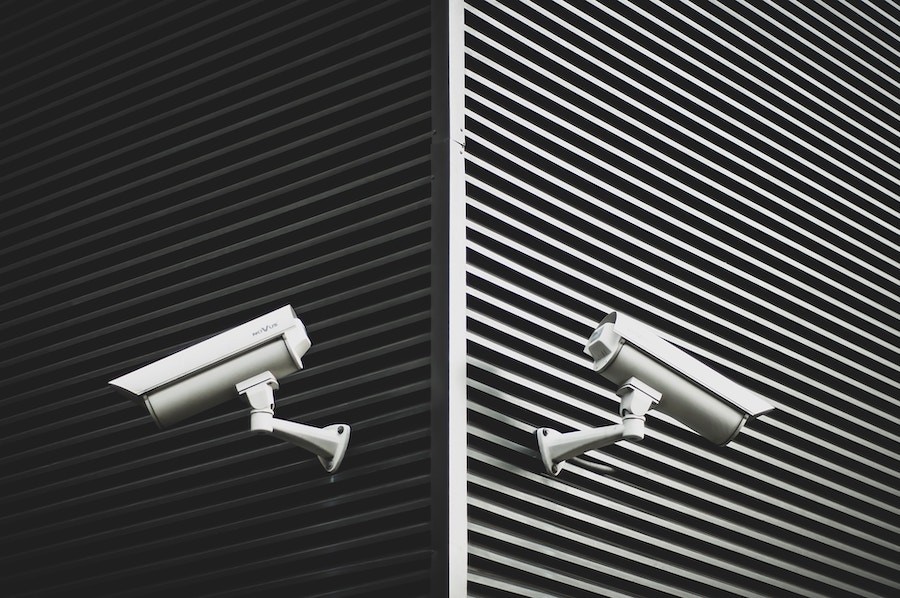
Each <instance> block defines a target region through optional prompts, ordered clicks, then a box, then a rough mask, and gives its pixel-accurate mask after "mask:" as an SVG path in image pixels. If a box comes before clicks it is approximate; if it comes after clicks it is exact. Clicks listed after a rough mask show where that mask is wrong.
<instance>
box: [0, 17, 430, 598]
mask: <svg viewBox="0 0 900 598" xmlns="http://www.w3.org/2000/svg"><path fill="white" fill-rule="evenodd" d="M5 6H6V9H7V10H6V11H5V12H4V14H3V17H2V21H3V30H2V33H3V35H4V37H5V39H4V44H5V45H4V61H3V66H2V72H0V77H2V85H0V88H2V93H3V100H2V105H0V115H2V116H0V118H2V120H0V130H2V133H0V136H2V140H0V146H2V148H3V150H2V152H3V153H2V156H0V161H2V171H0V179H2V181H0V185H2V198H0V211H2V216H0V218H2V222H3V226H2V230H0V239H2V241H0V243H2V245H0V256H2V257H0V276H2V281H3V282H2V287H0V330H2V335H0V347H2V348H0V354H2V357H0V359H2V368H3V370H2V382H0V386H2V389H0V397H2V399H0V400H2V405H3V416H4V417H3V418H2V424H0V425H2V431H0V444H2V454H0V463H2V465H0V467H2V481H0V484H2V487H3V493H2V497H0V504H2V507H0V508H2V515H0V529H2V532H0V538H2V540H0V542H2V544H3V549H2V558H0V570H2V574H0V577H2V586H3V594H4V595H119V594H123V595H142V594H144V595H160V594H163V593H174V594H176V595H191V596H201V595H213V594H214V595H231V594H233V595H260V594H263V593H265V594H266V595H281V594H291V595H298V594H302V595H304V596H316V595H321V594H326V593H328V595H337V594H335V593H340V595H350V594H353V595H362V594H376V593H379V592H383V593H384V594H382V595H395V596H415V595H426V594H427V593H428V588H429V583H430V581H429V567H430V566H431V551H432V546H431V539H430V538H431V532H430V526H431V523H430V522H431V516H430V512H429V509H430V499H429V493H430V491H431V490H430V473H429V472H430V459H431V451H430V442H429V426H430V405H429V401H430V398H429V397H430V394H429V376H430V369H429V338H430V336H429V335H430V327H431V322H430V313H429V309H430V296H429V294H430V291H429V285H430V271H431V257H430V253H431V252H430V226H431V224H430V217H431V216H430V215H431V207H430V201H431V200H430V195H431V181H430V151H431V150H430V144H431V139H430V131H431V128H432V125H431V114H430V90H431V81H430V60H431V39H430V30H429V28H430V14H429V12H430V11H429V10H428V7H427V5H426V6H425V7H421V6H416V7H412V8H411V7H410V6H409V5H408V4H407V3H404V2H397V1H382V2H375V3H373V2H335V3H324V2H258V1H256V2H242V3H238V4H235V3H226V2H208V1H207V2H197V3H189V4H184V3H176V2H155V3H150V4H146V3H141V2H121V3H118V4H112V3H105V2H91V1H89V2H80V3H72V4H71V5H68V4H67V5H65V6H61V7H53V8H54V10H55V12H53V11H50V10H49V8H48V6H47V4H46V3H43V4H33V3H30V2H22V3H18V4H17V5H16V4H15V3H7V4H6V5H5ZM56 9H58V10H56ZM286 303H291V304H292V305H293V306H294V307H295V309H296V310H297V312H298V314H299V315H300V317H301V318H302V319H303V320H304V322H305V323H306V324H307V327H308V330H309V334H310V337H311V339H312V340H313V343H314V344H313V348H312V349H311V350H310V352H309V353H308V355H307V357H306V358H305V360H304V361H305V365H306V369H305V370H304V371H303V372H302V373H300V374H299V375H296V376H293V377H291V378H289V379H287V380H283V381H282V384H281V390H280V391H279V393H278V399H277V402H278V404H277V412H278V415H279V416H280V417H283V418H287V419H293V420H297V421H303V422H309V423H313V424H317V425H322V424H327V423H331V422H335V421H346V422H350V423H352V425H353V439H352V443H351V448H350V451H349V453H348V455H347V457H346V459H345V461H344V464H343V466H342V467H341V469H340V471H339V472H338V473H337V474H336V475H334V476H332V477H329V476H327V475H325V474H324V472H323V471H322V470H321V467H320V466H319V465H318V464H317V462H316V461H315V459H314V458H313V457H312V456H311V455H310V454H309V453H306V452H304V451H302V450H300V449H297V448H296V447H291V446H288V445H286V444H283V443H281V442H278V441H276V440H274V439H267V438H260V437H250V436H248V435H247V433H246V428H247V414H246V409H245V408H244V407H242V406H241V404H240V403H239V402H238V401H237V400H235V401H234V402H233V403H229V404H227V405H223V406H222V408H221V409H219V410H217V411H215V412H207V413H205V414H203V416H201V417H198V418H195V419H193V420H191V421H189V422H187V423H185V424H184V425H180V426H177V427H175V428H173V429H171V430H166V431H157V430H156V428H155V426H154V425H153V423H152V422H151V420H150V417H149V416H148V415H147V414H146V412H145V411H144V410H143V409H141V408H139V407H137V406H135V405H133V404H130V403H128V402H127V401H123V400H122V399H121V398H120V397H118V396H117V395H115V394H114V393H113V392H112V391H111V389H110V388H109V387H108V386H107V381H108V380H110V379H111V378H113V377H115V376H116V375H118V374H121V373H124V372H126V371H129V370H131V369H134V368H136V367H139V366H141V365H143V364H145V363H148V362H149V361H152V360H154V359H157V358H160V357H162V356H164V355H166V354H168V353H170V352H172V351H174V350H176V349H179V348H181V347H184V346H187V345H189V344H191V343H193V342H196V341H197V340H199V339H202V338H204V337H206V336H208V335H211V334H214V333H216V332H219V331H221V330H223V329H225V328H227V327H230V326H233V325H237V324H239V323H241V322H244V321H247V320H249V319H251V318H253V317H255V316H257V315H259V314H262V313H265V312H266V311H268V310H271V309H274V308H277V307H279V306H281V305H284V304H286Z"/></svg>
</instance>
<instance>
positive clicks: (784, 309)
mask: <svg viewBox="0 0 900 598" xmlns="http://www.w3.org/2000/svg"><path fill="white" fill-rule="evenodd" d="M808 5H809V6H808ZM464 29H465V31H464V35H465V61H466V62H465V76H466V83H465V116H466V132H465V133H466V135H465V150H466V184H467V187H466V195H467V217H468V228H467V248H468V262H467V263H468V271H467V273H468V282H467V289H468V296H467V297H468V298H467V301H468V327H467V330H468V337H467V338H468V377H469V382H468V405H469V422H468V431H469V443H468V456H469V479H468V484H469V501H468V506H469V519H468V525H469V564H468V567H469V592H470V594H471V595H472V596H593V595H611V596H664V595H665V596H670V595H675V596H723V595H741V596H788V595H792V596H849V595H860V596H895V595H898V592H900V589H898V588H900V574H898V563H900V517H898V515H900V500H898V492H897V488H898V482H900V480H898V478H900V474H898V459H900V400H898V396H900V393H898V387H900V373H898V372H900V360H898V355H900V352H898V347H900V335H898V330H900V301H898V290H900V287H898V273H900V269H898V259H900V252H898V239H900V236H898V230H900V218H898V216H900V213H898V210H900V202H898V192H897V190H898V188H900V187H898V182H900V168H898V166H900V154H898V147H900V135H898V127H900V118H898V113H900V102H898V97H900V95H898V92H900V68H898V66H897V65H898V64H900V52H898V50H897V48H898V47H900V45H898V42H900V34H898V32H900V9H898V8H897V6H896V5H895V4H894V3H887V2H875V3H870V2H865V3H862V2H859V3H858V2H846V3H845V2H841V3H803V2H767V1H756V2H744V1H739V2H718V1H714V2H703V3H697V2H679V3H666V2H661V1H658V2H657V1H635V2H632V1H622V2H565V1H558V2H536V1H531V0H522V1H521V2H520V1H515V2H512V1H509V2H504V1H501V0H467V2H466V4H465V28H464ZM613 309H617V310H620V311H623V312H625V313H628V314H630V315H633V316H636V317H638V318H640V319H642V320H644V321H646V322H647V323H649V324H651V325H653V326H654V327H656V328H658V329H659V330H661V331H662V333H663V334H664V336H665V337H666V338H667V339H669V340H671V341H672V342H674V343H675V344H677V345H678V346H681V347H682V348H684V349H686V350H687V351H689V352H691V353H693V354H694V355H696V356H698V357H699V358H700V359H702V360H704V361H706V362H707V363H709V364H710V365H711V366H712V367H714V368H715V369H717V370H718V371H720V372H722V373H724V374H725V375H727V376H729V377H731V378H733V379H735V380H736V381H738V382H740V383H742V384H744V385H746V386H748V387H750V388H752V389H754V390H756V391H758V392H760V393H761V394H762V395H764V396H766V397H767V398H768V399H769V400H770V401H771V402H772V403H774V404H775V405H776V411H774V412H773V413H772V414H769V415H766V416H763V417H762V418H761V419H759V420H757V421H755V422H753V423H752V424H751V425H750V426H748V427H747V428H745V430H744V432H743V433H742V434H741V435H740V436H739V437H738V438H737V440H736V441H735V442H734V443H732V444H731V445H729V446H728V447H726V448H717V447H713V446H711V445H710V444H708V443H706V442H705V441H704V440H703V439H702V438H700V437H699V436H697V435H695V434H694V433H692V432H691V431H689V430H687V429H686V428H684V427H682V426H680V425H678V424H677V423H675V422H674V421H673V420H671V419H668V418H666V417H665V416H662V415H659V414H651V415H650V416H649V417H648V429H647V436H646V438H645V440H644V442H643V443H641V444H635V443H620V444H619V445H617V446H614V447H611V448H609V449H605V450H603V451H602V452H591V453H588V454H587V455H585V456H584V457H583V458H581V459H580V460H576V461H575V462H574V466H573V467H572V468H571V471H568V472H564V473H563V474H562V475H560V477H559V478H553V477H549V476H547V475H544V474H543V473H542V468H541V466H540V463H539V461H538V459H537V456H536V450H535V441H534V436H533V432H534V429H535V428H537V427H542V426H550V427H554V428H558V429H560V430H561V431H568V430H572V429H583V428H587V427H594V426H602V425H606V424H609V423H612V422H615V421H618V420H617V416H616V411H617V405H618V401H617V398H616V397H615V396H614V394H613V393H614V390H615V389H614V388H612V387H611V386H610V385H609V384H607V383H605V381H603V380H602V379H601V378H600V377H599V376H598V375H596V374H594V373H593V372H592V371H591V370H590V369H589V362H588V358H587V356H585V355H583V354H582V353H581V350H582V347H583V344H584V342H585V340H586V339H587V337H588V335H589V334H590V332H591V331H592V330H593V328H594V326H596V324H597V323H598V322H599V321H600V320H601V319H602V318H603V316H604V315H606V313H607V312H608V311H611V310H613Z"/></svg>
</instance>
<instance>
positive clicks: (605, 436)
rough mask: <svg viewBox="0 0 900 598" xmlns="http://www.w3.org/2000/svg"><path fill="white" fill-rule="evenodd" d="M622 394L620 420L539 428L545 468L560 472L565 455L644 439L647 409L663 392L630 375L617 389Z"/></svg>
mask: <svg viewBox="0 0 900 598" xmlns="http://www.w3.org/2000/svg"><path fill="white" fill-rule="evenodd" d="M616 394H617V395H619V397H621V402H620V404H619V415H621V416H622V423H620V424H614V425H611V426H604V427H602V428H593V429H590V430H579V431H576V432H567V433H565V434H562V433H560V432H557V431H556V430H553V429H551V428H538V429H537V430H535V435H536V436H537V444H538V453H540V456H541V461H542V462H543V464H544V469H546V470H547V473H549V474H551V475H559V472H561V471H562V470H563V466H564V465H565V461H566V459H571V458H572V457H575V456H578V455H580V454H582V453H584V452H586V451H590V450H595V449H599V448H603V447H605V446H609V445H611V444H615V443H616V442H618V441H620V440H631V441H632V442H638V441H640V440H643V439H644V420H645V416H646V415H647V412H648V411H650V410H651V409H653V407H655V406H656V404H657V403H659V400H660V398H662V394H661V393H660V392H659V391H657V390H655V389H653V388H651V387H650V386H648V385H646V384H644V383H643V382H641V381H640V380H638V379H637V378H629V379H628V380H626V381H625V383H624V384H623V385H622V386H621V387H620V388H619V390H618V391H617V392H616Z"/></svg>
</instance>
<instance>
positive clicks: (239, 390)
mask: <svg viewBox="0 0 900 598" xmlns="http://www.w3.org/2000/svg"><path fill="white" fill-rule="evenodd" d="M311 345H312V343H311V342H310V340H309V336H308V335H307V334H306V327H305V326H304V325H303V322H302V321H300V319H299V318H298V317H297V314H296V313H295V312H294V309H293V308H292V307H291V306H290V305H286V306H284V307H282V308H280V309H277V310H275V311H272V312H270V313H268V314H265V315H263V316H260V317H258V318H256V319H254V320H251V321H249V322H247V323H246V324H242V325H240V326H237V327H236V328H232V329H231V330H228V331H226V332H223V333H221V334H218V335H216V336H213V337H211V338H208V339H206V340H204V341H201V342H199V343H197V344H196V345H192V346H190V347H188V348H186V349H183V350H181V351H178V352H177V353H174V354H172V355H169V356H168V357H165V358H163V359H160V360H159V361H156V362H154V363H151V364H149V365H147V366H144V367H142V368H140V369H138V370H135V371H133V372H131V373H129V374H126V375H124V376H120V377H119V378H116V379H115V380H111V381H110V383H109V384H110V385H112V386H113V387H115V388H116V389H117V390H118V391H119V392H121V393H122V394H124V395H125V396H126V397H128V398H130V399H132V400H134V401H136V402H139V403H143V404H144V406H146V408H147V411H149V413H150V415H151V417H152V418H153V421H154V422H156V425H157V426H159V427H160V428H166V427H169V426H171V425H173V424H177V423H178V422H180V421H182V420H184V419H186V418H188V417H191V416H192V415H196V414H197V413H200V412H202V411H205V410H207V409H210V408H212V407H215V406H216V405H219V404H220V403H224V402H225V401H228V400H230V399H233V398H235V397H237V396H238V395H239V394H240V395H243V396H244V398H245V400H247V401H248V402H250V399H251V394H248V392H251V393H252V392H254V391H250V390H249V389H250V388H251V387H253V386H254V385H253V384H248V381H250V382H252V381H254V380H256V379H257V378H260V376H263V377H264V378H265V382H264V383H258V386H259V387H261V388H262V387H264V388H266V389H268V390H267V391H265V392H268V395H269V397H270V398H271V397H272V392H273V390H274V389H276V388H278V384H277V379H278V378H282V377H284V376H287V375H289V374H293V373H294V372H297V371H299V370H300V369H301V368H303V363H302V362H301V358H302V357H303V356H304V355H305V354H306V352H307V351H308V350H309V348H310V346H311ZM271 400H272V405H271V406H270V407H268V413H269V418H270V419H272V421H274V422H275V426H274V427H275V429H278V428H279V425H280V424H279V423H284V424H287V423H293V422H284V420H274V419H273V418H271V414H272V413H273V412H274V399H273V398H272V399H271ZM251 408H253V409H254V411H256V410H257V408H256V407H254V406H253V405H252V404H251ZM257 419H258V416H255V417H254V421H256V420H257ZM296 426H302V424H295V426H294V427H296ZM338 426H341V432H340V436H341V438H340V439H338V440H337V441H336V442H335V443H332V444H333V445H334V446H333V447H332V448H329V449H327V450H326V451H325V453H324V454H323V453H322V452H317V454H319V457H320V461H322V463H323V465H324V466H325V468H326V470H328V471H334V469H336V468H337V466H338V465H339V464H340V461H341V459H342V458H343V454H344V451H346V448H347V443H348V441H349V437H350V426H348V425H347V424H335V426H333V428H334V429H335V430H336V429H337V427H338ZM303 428H304V429H305V431H300V429H299V428H297V430H298V432H297V434H295V435H294V437H290V434H283V433H282V434H276V435H278V436H279V437H281V438H283V439H285V440H288V441H290V442H293V443H294V444H297V445H299V446H303V447H304V448H309V444H310V443H308V442H306V440H305V439H304V437H305V436H307V435H308V433H312V431H313V430H318V429H317V428H316V429H314V428H312V427H311V426H303ZM331 428H332V427H329V428H326V429H331ZM251 429H252V430H253V431H254V432H268V433H274V432H273V426H272V425H271V424H270V425H268V426H251ZM334 433H335V435H337V432H336V431H335V432H334ZM314 444H315V443H314ZM318 444H321V443H318ZM326 445H328V446H331V445H330V444H329V443H326ZM332 449H333V450H332ZM310 450H314V449H310ZM336 452H339V453H340V455H336Z"/></svg>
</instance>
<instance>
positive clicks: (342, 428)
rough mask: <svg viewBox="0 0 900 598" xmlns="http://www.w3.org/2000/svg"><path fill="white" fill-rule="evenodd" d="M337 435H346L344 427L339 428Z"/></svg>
mask: <svg viewBox="0 0 900 598" xmlns="http://www.w3.org/2000/svg"><path fill="white" fill-rule="evenodd" d="M337 433H338V434H343V433H344V426H338V429H337Z"/></svg>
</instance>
